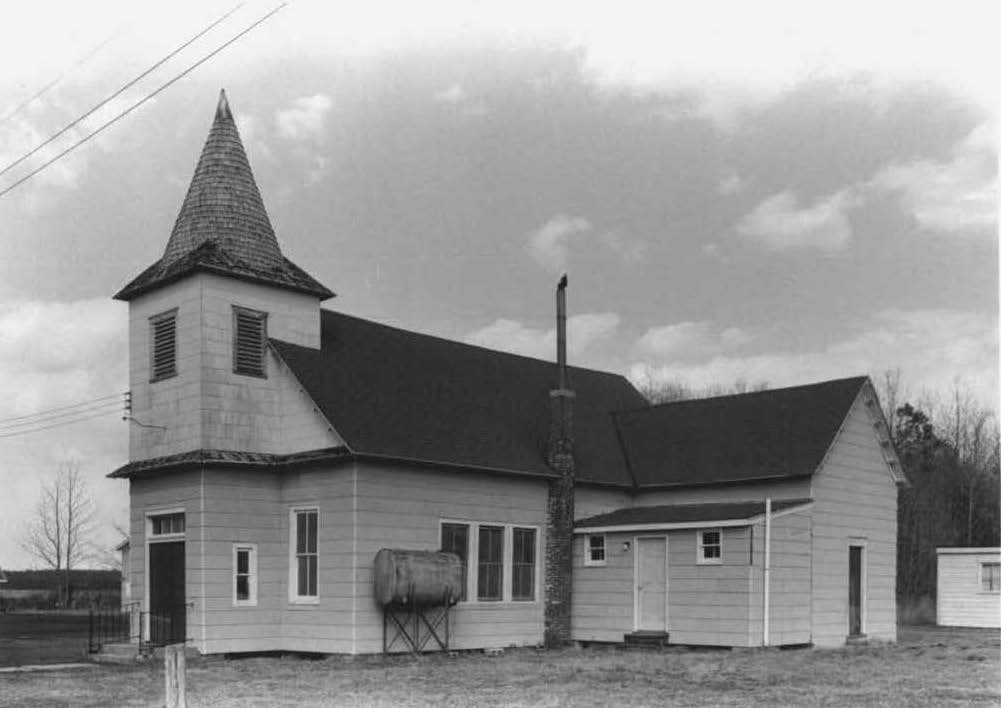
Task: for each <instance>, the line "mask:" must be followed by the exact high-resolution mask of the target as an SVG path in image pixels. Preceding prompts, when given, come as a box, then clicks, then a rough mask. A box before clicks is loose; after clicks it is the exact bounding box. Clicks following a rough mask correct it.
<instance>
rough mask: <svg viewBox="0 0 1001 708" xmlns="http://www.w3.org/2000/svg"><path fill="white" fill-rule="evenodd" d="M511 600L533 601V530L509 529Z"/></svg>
mask: <svg viewBox="0 0 1001 708" xmlns="http://www.w3.org/2000/svg"><path fill="white" fill-rule="evenodd" d="M511 599H512V600H534V599H535V529H521V528H513V529H511Z"/></svg>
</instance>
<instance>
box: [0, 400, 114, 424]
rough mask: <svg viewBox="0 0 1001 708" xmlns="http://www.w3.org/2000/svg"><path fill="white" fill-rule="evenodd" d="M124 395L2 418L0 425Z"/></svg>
mask: <svg viewBox="0 0 1001 708" xmlns="http://www.w3.org/2000/svg"><path fill="white" fill-rule="evenodd" d="M124 395H125V394H122V393H109V394H108V395H106V396H98V397H97V398H92V399H91V400H89V401H81V402H80V403H70V404H67V405H65V406H56V407H55V408H48V409H46V410H41V411H35V412H34V413H26V414H24V415H16V416H12V417H10V418H2V419H0V425H4V424H5V423H9V422H11V421H15V420H24V419H25V418H35V417H37V416H44V415H48V414H49V413H55V412H57V411H63V410H68V409H70V408H79V407H81V406H91V405H94V404H96V403H99V402H100V401H107V400H111V399H120V398H122V397H123V396H124Z"/></svg>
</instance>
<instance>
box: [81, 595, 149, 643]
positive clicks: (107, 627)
mask: <svg viewBox="0 0 1001 708" xmlns="http://www.w3.org/2000/svg"><path fill="white" fill-rule="evenodd" d="M138 605H139V603H135V602H130V603H127V604H126V605H124V606H122V607H118V608H114V609H111V608H104V609H97V610H95V609H93V608H92V609H91V610H90V613H89V617H88V621H87V651H88V653H91V654H93V653H95V652H99V651H101V647H103V646H104V645H105V644H108V643H110V642H115V641H131V640H132V636H133V635H132V616H133V613H134V612H135V608H137V607H138Z"/></svg>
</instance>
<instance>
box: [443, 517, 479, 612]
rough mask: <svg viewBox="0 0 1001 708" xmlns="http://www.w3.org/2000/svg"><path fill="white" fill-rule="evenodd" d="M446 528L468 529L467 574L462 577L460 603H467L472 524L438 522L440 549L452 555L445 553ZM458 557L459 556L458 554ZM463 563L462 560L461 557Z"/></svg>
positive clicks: (466, 522) (465, 522)
mask: <svg viewBox="0 0 1001 708" xmlns="http://www.w3.org/2000/svg"><path fill="white" fill-rule="evenodd" d="M446 526H461V527H463V528H465V529H466V559H465V566H466V568H465V573H463V576H462V593H461V594H460V596H459V599H458V602H467V601H468V600H469V585H470V583H469V559H470V556H471V554H472V552H471V550H470V546H471V545H472V544H471V543H470V535H471V534H472V524H470V523H469V522H468V521H444V520H439V522H438V548H439V549H440V550H441V551H443V552H446V553H451V552H452V551H445V544H444V543H442V541H443V540H444V536H445V527H446ZM456 555H458V554H456ZM459 560H460V561H461V560H462V558H461V557H460V558H459Z"/></svg>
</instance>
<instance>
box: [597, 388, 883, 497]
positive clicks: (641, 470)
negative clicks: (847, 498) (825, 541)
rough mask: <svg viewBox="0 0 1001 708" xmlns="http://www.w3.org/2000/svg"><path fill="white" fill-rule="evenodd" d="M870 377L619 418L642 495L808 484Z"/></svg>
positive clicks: (697, 402) (669, 406)
mask: <svg viewBox="0 0 1001 708" xmlns="http://www.w3.org/2000/svg"><path fill="white" fill-rule="evenodd" d="M867 382H868V377H865V376H858V377H853V378H846V379H837V380H834V381H825V382H822V383H817V384H810V385H806V386H794V387H791V388H782V389H771V390H767V391H759V392H754V393H745V394H737V395H731V396H720V397H717V398H704V399H696V400H691V401H678V402H673V403H666V404H662V405H659V406H651V407H648V408H643V409H637V410H629V411H621V412H618V413H616V414H615V419H616V424H617V426H618V430H619V435H620V437H621V439H622V443H623V447H624V448H625V451H626V455H627V458H628V463H629V467H630V469H631V470H632V473H633V476H634V478H635V480H636V486H637V488H638V489H644V488H663V487H684V486H697V485H702V484H720V483H739V482H753V481H759V480H768V479H793V478H798V477H809V476H810V475H812V474H813V473H814V472H815V471H816V470H817V469H818V467H819V466H820V463H821V462H822V461H823V459H824V457H825V455H826V453H827V450H828V449H829V447H830V445H831V443H832V441H833V440H834V439H835V437H836V436H837V434H838V431H839V430H840V429H841V425H842V423H843V422H844V420H845V418H846V416H847V415H848V413H849V411H850V409H851V406H852V404H853V402H854V401H855V399H856V397H857V396H858V394H859V391H860V390H861V389H862V387H863V386H864V385H865V384H866V383H867Z"/></svg>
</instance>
